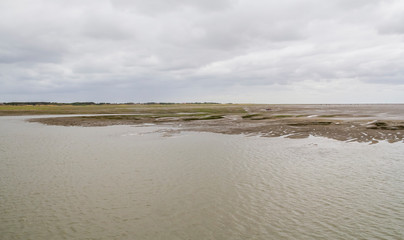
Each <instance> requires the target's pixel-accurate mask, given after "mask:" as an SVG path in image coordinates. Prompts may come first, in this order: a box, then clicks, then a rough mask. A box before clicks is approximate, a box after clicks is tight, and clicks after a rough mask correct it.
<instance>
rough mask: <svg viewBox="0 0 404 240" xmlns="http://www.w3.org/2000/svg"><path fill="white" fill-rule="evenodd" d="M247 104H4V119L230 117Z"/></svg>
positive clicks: (0, 107)
mask: <svg viewBox="0 0 404 240" xmlns="http://www.w3.org/2000/svg"><path fill="white" fill-rule="evenodd" d="M243 106H244V105H239V104H216V103H198V104H194V103H192V104H174V103H173V104H166V103H163V104H157V103H153V104H151V103H150V104H93V103H89V104H86V103H77V104H59V103H49V104H48V103H46V104H36V103H35V104H32V103H31V104H22V103H21V104H3V105H0V116H6V115H50V114H139V115H143V114H147V115H156V116H158V117H171V116H172V115H177V114H178V115H179V114H184V115H188V116H189V115H194V114H197V115H200V116H201V115H227V114H243V113H244V114H245V112H246V111H245V110H244V108H243Z"/></svg>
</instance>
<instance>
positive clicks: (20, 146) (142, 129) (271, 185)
mask: <svg viewBox="0 0 404 240" xmlns="http://www.w3.org/2000/svg"><path fill="white" fill-rule="evenodd" d="M27 118H30V117H27V116H24V117H21V116H18V117H15V116H12V117H10V116H6V117H0V239H2V240H8V239H24V240H26V239H35V240H36V239H142V240H143V239H161V240H163V239H164V240H167V239H184V240H185V239H204V240H205V239H232V240H233V239H240V240H241V239H243V240H244V239H257V240H258V239H263V240H264V239H265V240H266V239H404V144H403V143H402V142H398V143H388V142H383V141H382V142H380V143H378V144H368V143H357V142H342V141H337V140H332V139H327V138H319V137H308V138H305V139H289V138H283V137H276V138H269V137H259V136H250V135H225V134H215V133H206V132H186V131H172V130H173V129H170V126H148V125H147V126H146V125H136V126H108V127H63V126H47V125H42V124H40V123H31V122H27V121H25V120H26V119H27ZM174 130H178V129H174ZM168 133H169V134H168Z"/></svg>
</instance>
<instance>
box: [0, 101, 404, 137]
mask: <svg viewBox="0 0 404 240" xmlns="http://www.w3.org/2000/svg"><path fill="white" fill-rule="evenodd" d="M36 109H37V110H36ZM7 114H8V115H18V114H94V115H91V116H88V115H87V116H82V115H80V116H75V115H72V116H68V117H66V116H64V117H46V118H34V119H31V120H29V121H32V122H40V123H44V124H48V125H61V126H83V127H95V126H110V125H138V124H156V125H161V126H173V127H176V128H177V129H178V130H179V131H201V132H213V133H224V134H252V135H259V136H263V137H279V136H285V137H288V138H306V137H308V136H320V137H327V138H331V139H336V140H340V141H356V142H369V143H378V142H380V141H383V140H387V141H388V142H391V143H393V142H404V105H403V104H340V105H339V104H321V105H305V104H300V105H299V104H296V105H287V104H284V105H273V104H272V105H271V104H265V105H263V104H170V105H164V104H155V105H140V104H139V105H107V106H53V107H52V106H46V107H41V106H38V107H37V108H35V106H34V107H33V106H30V107H25V108H24V107H21V109H19V107H18V106H17V107H14V108H13V109H9V110H7V109H5V108H3V109H2V108H1V107H0V115H7Z"/></svg>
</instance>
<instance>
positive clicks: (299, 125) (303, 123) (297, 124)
mask: <svg viewBox="0 0 404 240" xmlns="http://www.w3.org/2000/svg"><path fill="white" fill-rule="evenodd" d="M331 123H332V122H302V123H289V124H288V125H289V126H295V127H302V126H311V125H330V124H331Z"/></svg>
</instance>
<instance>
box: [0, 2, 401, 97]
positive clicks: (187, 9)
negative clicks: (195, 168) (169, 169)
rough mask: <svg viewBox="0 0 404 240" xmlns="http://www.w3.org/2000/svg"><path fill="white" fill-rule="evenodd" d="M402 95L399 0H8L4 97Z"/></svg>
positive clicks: (2, 40)
mask: <svg viewBox="0 0 404 240" xmlns="http://www.w3.org/2000/svg"><path fill="white" fill-rule="evenodd" d="M1 101H59V102H72V101H95V102H148V101H156V102H160V101H164V102H189V101H200V102H203V101H214V102H234V103H242V102H244V103H246V102H249V103H404V1H403V0H326V1H325V0H282V1H275V0H0V102H1Z"/></svg>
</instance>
